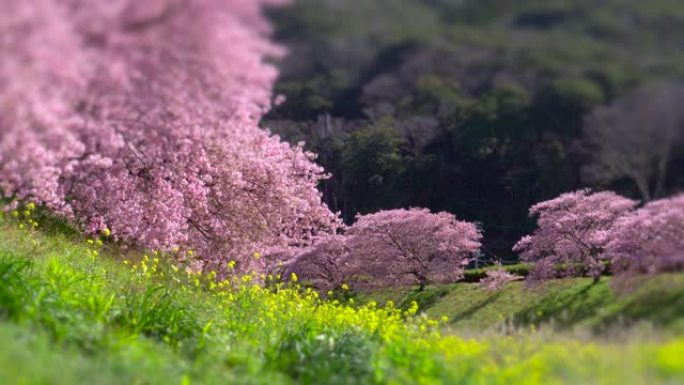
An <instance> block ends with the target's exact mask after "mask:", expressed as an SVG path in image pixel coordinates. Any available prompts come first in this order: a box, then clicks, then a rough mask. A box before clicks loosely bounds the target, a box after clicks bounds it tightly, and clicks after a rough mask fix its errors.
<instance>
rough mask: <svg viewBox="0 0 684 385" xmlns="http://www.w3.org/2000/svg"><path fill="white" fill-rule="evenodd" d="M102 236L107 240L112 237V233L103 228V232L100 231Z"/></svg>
mask: <svg viewBox="0 0 684 385" xmlns="http://www.w3.org/2000/svg"><path fill="white" fill-rule="evenodd" d="M102 235H104V236H105V237H106V238H108V237H109V236H110V235H112V231H111V230H109V229H107V228H105V229H104V230H102Z"/></svg>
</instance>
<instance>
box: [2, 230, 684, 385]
mask: <svg viewBox="0 0 684 385" xmlns="http://www.w3.org/2000/svg"><path fill="white" fill-rule="evenodd" d="M159 258H160V259H161V260H160V261H156V260H155V259H156V258H155V257H154V256H151V257H147V258H145V257H142V259H141V256H137V257H133V256H131V255H123V254H122V253H121V252H120V251H118V250H117V249H116V248H114V247H111V248H110V250H109V251H107V248H106V247H105V248H104V249H102V248H100V247H98V246H97V245H96V244H89V243H87V242H84V240H83V239H79V236H78V235H77V234H73V233H70V234H64V233H62V232H60V231H53V232H52V233H49V232H48V233H43V232H36V231H27V230H19V229H17V228H16V223H8V222H6V221H2V220H0V340H1V341H2V344H0V383H3V384H76V383H88V384H91V383H97V384H182V385H185V384H226V383H230V384H442V383H443V384H508V383H522V384H549V383H582V384H590V383H595V384H614V383H621V384H657V383H663V384H668V383H672V384H674V383H679V382H681V379H683V378H684V362H682V360H681V357H682V356H684V338H682V337H677V336H676V335H674V334H668V333H663V334H661V333H656V334H654V335H648V336H646V335H640V336H637V337H635V338H630V339H627V340H622V341H619V342H617V341H611V340H609V339H596V338H580V337H576V336H572V335H570V334H562V333H561V334H556V333H552V332H549V331H548V330H546V331H537V332H531V331H525V330H523V329H519V330H516V331H514V332H511V331H508V332H507V333H498V332H496V331H495V329H493V328H490V327H486V329H487V331H486V332H482V333H479V334H476V333H471V334H465V333H464V334H461V333H459V332H458V331H453V330H452V332H446V333H445V332H444V331H443V330H442V329H443V328H444V327H450V326H454V325H460V324H462V323H466V322H472V323H473V324H479V323H486V322H489V321H486V320H488V319H490V318H492V316H485V313H483V312H482V311H481V310H480V311H474V312H472V314H470V315H467V316H466V314H465V313H463V317H462V319H460V320H456V322H455V323H454V324H451V325H445V324H440V323H439V322H436V321H432V320H430V319H429V318H427V317H425V316H419V315H416V314H415V313H416V310H417V309H416V307H415V305H414V304H412V300H409V301H408V302H407V303H406V306H405V307H406V308H407V309H408V310H405V311H402V310H398V309H396V308H378V307H376V306H374V305H373V304H369V305H365V306H358V305H356V304H351V303H339V302H329V301H323V300H321V299H319V298H317V295H316V294H315V293H313V292H311V291H305V290H303V289H298V288H297V287H285V286H283V285H279V286H276V287H272V288H269V289H267V288H263V287H260V286H258V285H252V284H249V283H246V282H245V281H248V280H249V279H254V278H255V277H251V278H235V279H231V280H228V281H224V282H222V283H220V284H219V285H217V284H216V282H215V281H213V280H210V279H209V278H208V277H204V276H199V275H196V274H188V273H186V272H184V271H183V270H178V271H176V270H175V269H174V267H173V266H172V263H171V262H167V261H164V260H163V258H162V257H159ZM124 259H130V262H128V263H125V262H124ZM672 277H673V279H675V280H679V281H678V282H680V283H681V279H680V278H679V277H678V276H672ZM663 279H664V278H663ZM559 285H560V284H559ZM568 285H570V286H573V287H574V286H577V288H578V289H579V290H581V285H583V283H582V282H577V283H572V282H571V283H568ZM601 285H604V284H600V285H599V286H598V287H603V289H601V290H603V293H604V294H605V293H608V292H609V288H608V287H607V286H605V285H604V286H601ZM478 290H479V289H475V287H474V286H472V285H457V286H456V287H453V288H446V289H445V290H442V291H441V292H439V291H438V292H437V293H438V295H432V294H430V293H433V294H434V291H431V292H429V293H428V294H423V295H424V296H425V298H419V299H420V300H421V301H422V302H424V303H425V304H428V303H431V304H432V305H431V307H429V308H427V312H428V313H431V314H432V313H434V314H438V313H440V310H439V309H440V308H442V309H444V310H449V311H455V312H457V313H458V312H461V313H462V312H463V311H464V310H467V309H470V308H471V307H473V306H475V305H478V304H479V303H480V302H481V301H486V300H487V298H488V297H486V296H485V294H483V293H482V292H480V291H478ZM554 290H557V291H558V293H563V295H564V296H566V297H567V296H570V291H568V290H566V289H563V290H561V289H554ZM592 290H593V289H592ZM590 292H591V293H592V294H591V295H590V297H592V298H593V297H601V296H602V295H603V294H601V293H602V292H599V291H597V292H596V293H595V294H594V292H593V291H590ZM673 293H674V292H673ZM535 295H536V294H535ZM673 295H674V294H673ZM500 296H503V297H508V298H516V297H520V298H518V299H517V302H515V303H511V304H508V303H506V304H504V303H503V302H501V303H499V301H503V299H502V297H498V298H497V299H495V302H496V303H499V305H497V306H496V308H498V309H499V310H498V311H500V312H506V314H523V313H521V311H520V310H519V309H525V308H526V306H527V307H530V308H533V307H534V306H535V305H534V303H532V302H529V300H527V299H525V298H523V296H531V294H529V293H528V292H526V291H525V292H524V291H522V288H521V287H519V286H518V285H513V286H510V287H509V288H507V289H506V290H505V291H504V292H502V294H500ZM570 297H571V296H570ZM570 297H568V298H570ZM607 298H608V297H607ZM610 298H612V297H609V298H608V299H605V301H607V302H605V303H608V304H614V303H618V302H619V301H617V302H616V300H615V299H610ZM628 298H634V297H628ZM538 300H539V301H541V302H540V303H545V302H544V301H545V300H546V301H548V303H546V304H544V305H543V306H545V308H546V309H551V308H553V306H554V305H553V301H554V300H553V297H549V296H548V295H542V294H538ZM665 300H666V299H663V301H665ZM597 301H599V300H598V299H597ZM601 301H603V299H601ZM493 303H494V302H493ZM596 306H603V305H596ZM557 307H564V308H567V306H565V305H562V304H561V303H559V304H557ZM627 308H628V306H623V307H620V308H619V309H618V308H615V309H613V310H611V312H613V313H612V314H618V313H619V312H624V311H625V309H627ZM658 308H660V305H658ZM482 309H487V310H488V311H495V310H494V309H495V308H494V307H493V305H491V304H485V306H484V307H483V308H482ZM506 309H508V310H506ZM535 309H536V308H535ZM574 311H575V310H574V308H573V312H574ZM535 314H536V313H535ZM661 314H663V315H662V317H664V318H663V321H662V323H661V324H662V325H668V328H669V327H670V325H671V324H676V322H674V321H673V322H666V319H667V318H668V317H679V313H677V312H673V313H672V314H671V315H669V316H666V313H664V312H663V313H661ZM450 315H451V316H452V317H453V316H454V315H455V314H450ZM456 315H457V314H456ZM653 319H655V318H653ZM525 322H528V321H525ZM490 325H493V323H491V322H490ZM481 326H483V328H485V327H484V325H481ZM672 330H674V329H672Z"/></svg>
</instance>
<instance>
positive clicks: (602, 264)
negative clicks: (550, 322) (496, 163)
mask: <svg viewBox="0 0 684 385" xmlns="http://www.w3.org/2000/svg"><path fill="white" fill-rule="evenodd" d="M636 204H637V202H635V201H633V200H631V199H627V198H624V197H621V196H619V195H617V194H615V193H613V192H596V193H594V192H591V191H589V190H580V191H576V192H572V193H567V194H563V195H561V196H559V197H558V198H555V199H552V200H550V201H546V202H542V203H539V204H537V205H535V206H533V207H532V208H531V209H530V214H531V215H536V216H538V229H537V230H536V231H535V232H534V233H533V234H532V235H528V236H525V237H523V238H522V239H521V240H520V241H519V242H518V243H517V244H516V245H515V247H514V251H518V252H520V255H521V257H522V259H523V260H524V261H528V262H533V263H535V267H534V269H533V271H532V272H531V275H530V277H531V278H532V279H548V278H553V277H556V276H559V275H589V276H592V277H594V278H595V279H598V278H599V277H600V275H601V273H603V272H604V271H606V270H607V269H610V270H611V272H612V273H614V274H615V275H618V276H622V275H626V274H635V273H656V272H663V271H670V270H677V269H682V268H684V195H678V196H675V197H672V198H666V199H661V200H657V201H652V202H650V203H648V204H646V205H645V206H643V207H642V208H639V209H637V210H634V208H635V206H636Z"/></svg>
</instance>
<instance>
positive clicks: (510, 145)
mask: <svg viewBox="0 0 684 385" xmlns="http://www.w3.org/2000/svg"><path fill="white" fill-rule="evenodd" d="M269 15H270V17H271V19H272V21H273V23H274V24H275V37H276V40H277V41H278V42H279V43H280V44H283V45H284V46H286V47H287V48H288V50H289V54H288V56H286V57H285V58H284V59H282V60H280V61H278V62H277V64H278V66H279V68H280V69H281V71H282V75H281V77H280V80H279V82H278V84H277V87H276V93H277V94H280V95H283V96H285V97H286V99H285V102H284V103H282V104H280V105H279V106H278V107H277V108H275V109H274V110H273V111H272V112H271V113H270V114H269V115H268V116H267V118H266V119H265V120H264V122H263V125H264V126H265V127H268V128H270V129H271V130H272V131H273V132H274V133H276V134H279V135H281V136H282V137H283V138H285V139H287V140H288V141H290V142H293V143H296V142H299V141H305V142H306V146H307V148H308V149H310V150H312V151H314V152H316V153H317V154H319V158H318V162H319V163H320V164H321V165H323V166H324V167H325V168H326V170H327V171H328V172H330V173H331V175H332V176H331V178H330V179H329V180H327V181H326V182H325V183H324V184H323V185H322V186H321V189H322V191H323V193H324V197H325V201H326V202H327V203H328V205H329V206H330V207H331V209H333V210H334V211H339V212H341V214H342V216H343V218H344V220H345V221H347V222H349V221H351V220H353V218H354V216H355V215H356V214H357V213H362V214H363V213H369V212H373V211H376V210H379V209H389V208H398V207H409V206H423V207H428V208H430V209H432V210H446V211H449V212H453V213H455V214H456V215H457V216H459V218H462V219H466V220H471V221H477V222H479V223H481V225H482V227H483V229H484V231H485V242H484V244H485V248H484V249H485V250H486V252H485V254H486V257H487V258H492V257H496V258H503V259H514V258H515V257H514V256H511V255H510V251H509V250H510V246H511V245H512V244H513V243H514V242H515V241H516V240H517V239H518V238H519V237H520V236H521V235H522V234H525V233H528V232H530V230H531V229H532V228H533V227H534V220H532V219H530V218H528V215H527V210H528V208H529V207H530V205H531V204H533V203H536V202H539V201H542V200H545V199H549V198H552V197H555V196H557V195H558V194H560V193H562V192H567V191H571V190H575V189H578V188H581V187H593V188H597V189H602V188H610V189H613V190H615V191H617V192H619V193H621V194H623V195H626V196H630V197H634V198H639V199H641V200H643V201H646V200H649V199H653V198H656V197H659V196H664V195H667V194H670V193H673V192H676V191H680V190H681V189H682V188H684V148H683V147H684V146H683V142H684V141H683V140H682V138H684V135H683V134H682V132H683V131H684V108H682V107H684V91H683V90H684V83H683V82H682V81H683V80H684V36H682V35H681V33H680V32H681V31H682V30H683V28H684V2H682V1H681V0H649V1H643V0H600V1H597V0H518V1H509V0H422V1H421V0H373V1H365V0H347V1H345V0H299V1H298V2H297V3H296V4H295V5H294V6H291V7H285V8H278V9H272V10H270V11H269Z"/></svg>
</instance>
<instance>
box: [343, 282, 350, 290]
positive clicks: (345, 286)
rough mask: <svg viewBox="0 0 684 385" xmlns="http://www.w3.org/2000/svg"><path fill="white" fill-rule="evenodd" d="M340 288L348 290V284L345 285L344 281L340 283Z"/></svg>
mask: <svg viewBox="0 0 684 385" xmlns="http://www.w3.org/2000/svg"><path fill="white" fill-rule="evenodd" d="M342 290H345V291H346V290H349V285H347V284H346V283H343V284H342Z"/></svg>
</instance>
